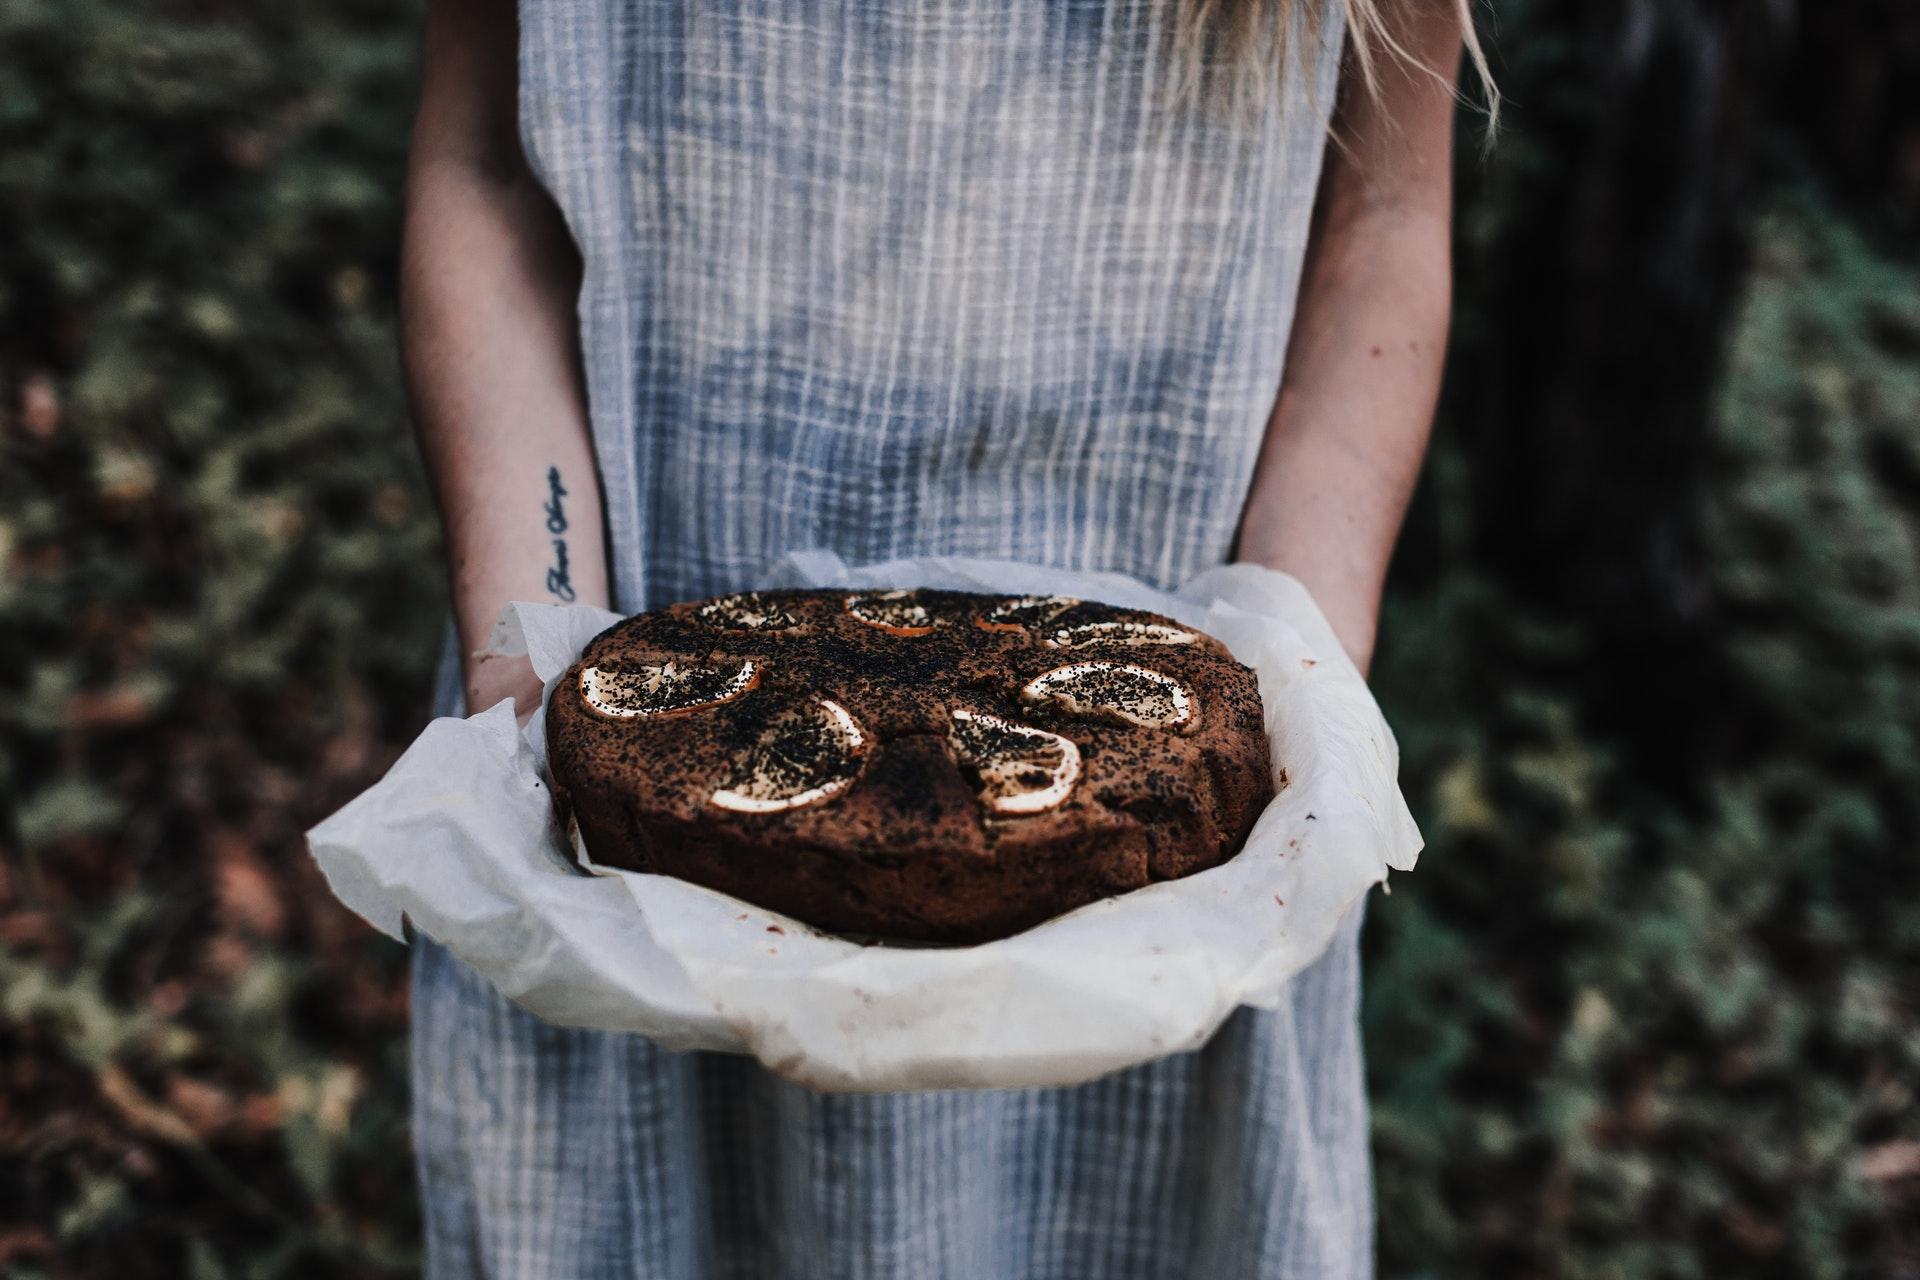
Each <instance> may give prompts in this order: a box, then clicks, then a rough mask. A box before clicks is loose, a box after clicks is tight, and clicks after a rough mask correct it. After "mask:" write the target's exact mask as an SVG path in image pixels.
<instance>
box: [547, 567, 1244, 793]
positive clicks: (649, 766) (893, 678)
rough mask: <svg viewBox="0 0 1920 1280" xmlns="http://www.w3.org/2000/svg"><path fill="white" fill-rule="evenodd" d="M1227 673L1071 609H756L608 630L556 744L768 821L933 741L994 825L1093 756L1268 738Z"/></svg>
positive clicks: (750, 602) (975, 601)
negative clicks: (894, 747)
mask: <svg viewBox="0 0 1920 1280" xmlns="http://www.w3.org/2000/svg"><path fill="white" fill-rule="evenodd" d="M1223 664H1224V665H1226V666H1229V667H1232V668H1235V669H1236V670H1237V671H1238V672H1239V673H1240V674H1241V675H1242V676H1243V677H1244V675H1245V674H1246V673H1245V668H1243V667H1240V666H1239V664H1237V663H1235V662H1234V660H1233V659H1232V657H1231V656H1230V655H1229V654H1228V653H1227V651H1226V649H1225V647H1224V646H1222V645H1221V644H1220V643H1219V642H1218V641H1217V640H1214V639H1213V638H1212V637H1210V636H1207V635H1205V634H1204V633H1202V632H1199V631H1196V630H1194V629H1193V628H1190V627H1185V626H1182V625H1180V624H1179V623H1176V622H1174V621H1173V620H1171V619H1169V618H1165V617H1162V616H1160V615H1157V614H1151V613H1145V612H1141V611H1137V610H1128V609H1121V608H1117V607H1115V606H1112V605H1107V604H1101V603H1097V602H1092V601H1083V600H1077V599H1073V598H1070V597H1063V596H1017V597H1016V596H1005V595H984V594H976V593H971V592H959V591H941V590H931V589H920V590H868V591H853V590H822V589H813V590H795V591H768V592H746V593H740V594H736V595H730V596H722V597H718V598H715V599H712V600H704V601H696V602H691V603H687V604H680V605H674V606H670V607H668V608H665V609H661V610H657V611H654V612H652V613H647V614H641V615H638V616H636V617H633V618H629V619H626V620H625V621H623V622H620V623H617V624H615V625H614V626H613V627H610V628H609V629H608V630H606V631H605V632H602V633H601V634H600V635H599V636H597V637H596V638H595V639H594V640H593V641H592V642H591V643H590V644H589V645H588V646H587V648H586V650H585V651H584V652H583V654H582V655H581V658H580V659H579V661H578V662H577V663H576V664H575V666H574V668H573V669H572V670H570V671H569V672H568V674H567V676H566V677H565V678H563V680H562V682H561V684H560V686H559V687H558V688H556V690H555V692H554V703H555V706H554V707H552V708H550V711H549V731H550V736H551V737H552V738H553V741H554V743H555V745H556V758H557V759H559V760H570V761H572V762H573V763H574V764H576V765H584V766H586V767H588V768H589V770H590V771H591V772H593V773H595V774H598V775H600V776H603V777H607V776H618V775H620V774H622V773H625V772H628V771H631V772H632V774H633V775H634V776H635V784H636V785H642V786H644V787H645V788H646V789H647V790H648V791H649V792H650V793H652V794H654V795H656V796H659V797H661V798H663V799H665V798H667V797H669V796H672V797H677V800H678V802H679V803H681V804H684V805H688V806H694V807H697V808H698V809H701V810H704V811H706V812H708V813H709V814H711V815H712V816H713V817H714V819H715V820H718V821H757V822H765V821H768V820H770V818H772V817H773V816H775V815H781V814H791V813H797V812H799V811H801V810H816V811H817V810H819V809H820V808H821V807H823V806H826V807H831V806H833V805H835V804H836V802H838V801H839V800H840V799H841V797H843V796H844V795H845V794H846V793H847V792H848V791H849V790H850V789H851V788H852V787H853V786H855V785H856V784H857V783H858V781H859V779H860V777H861V776H862V773H863V771H865V770H866V769H867V767H868V766H869V764H870V763H872V762H874V761H875V760H876V759H887V758H890V757H887V756H886V755H885V754H884V753H878V752H876V750H875V748H876V747H878V746H879V745H881V744H883V743H888V742H892V741H894V740H896V739H900V738H903V737H908V736H911V735H925V736H928V737H930V738H932V739H934V740H935V741H936V742H937V743H938V744H939V746H940V750H941V751H942V752H943V753H944V754H945V755H946V756H947V757H948V758H950V759H951V760H952V762H953V765H954V766H956V767H957V768H958V770H959V773H960V776H961V777H963V778H964V779H965V780H966V782H967V783H968V785H969V786H970V787H971V788H972V790H973V792H974V795H975V800H976V803H977V806H978V810H977V812H978V817H979V820H981V821H984V822H986V823H988V824H989V825H991V826H996V827H997V826H1003V825H1005V824H1009V823H1018V822H1019V821H1020V820H1022V819H1030V818H1033V817H1035V816H1038V815H1041V814H1045V813H1049V812H1051V811H1054V810H1055V809H1057V808H1059V807H1060V806H1062V804H1063V803H1064V802H1066V801H1067V800H1068V799H1069V798H1070V797H1072V796H1073V794H1074V792H1075V790H1076V788H1077V787H1079V786H1080V784H1081V782H1082V779H1083V775H1084V772H1085V764H1086V761H1087V760H1089V759H1091V758H1092V757H1095V756H1099V757H1101V758H1102V759H1104V760H1105V761H1107V762H1108V763H1109V764H1110V765H1123V766H1124V765H1129V764H1132V765H1135V766H1137V767H1140V768H1143V769H1146V770H1148V771H1149V773H1151V772H1152V771H1154V770H1156V769H1157V768H1159V767H1161V765H1163V764H1165V763H1166V762H1167V760H1168V756H1169V752H1170V751H1171V750H1173V749H1174V748H1175V745H1176V744H1175V743H1174V742H1173V741H1172V739H1175V738H1184V737H1188V736H1190V735H1193V734H1195V733H1196V732H1198V731H1200V730H1201V728H1202V727H1203V726H1207V725H1212V726H1214V727H1215V728H1217V729H1222V730H1227V731H1230V732H1235V733H1254V734H1257V733H1259V732H1260V731H1261V729H1262V717H1261V712H1260V706H1259V697H1258V693H1257V690H1256V689H1255V688H1254V687H1253V684H1252V682H1251V681H1250V680H1247V679H1245V678H1241V679H1233V680H1220V679H1210V678H1209V676H1208V672H1209V671H1210V670H1213V671H1215V672H1218V669H1219V668H1220V667H1221V666H1222V665H1223ZM696 722H697V726H698V727H697V728H696V727H695V723H696ZM643 744H644V746H643ZM589 760H592V761H594V763H592V764H588V761H589ZM641 774H644V775H645V776H644V777H641V776H639V775H641ZM894 781H898V780H894ZM889 790H892V791H895V792H897V793H900V794H906V795H911V794H912V788H911V787H910V786H909V787H906V788H898V787H894V788H889Z"/></svg>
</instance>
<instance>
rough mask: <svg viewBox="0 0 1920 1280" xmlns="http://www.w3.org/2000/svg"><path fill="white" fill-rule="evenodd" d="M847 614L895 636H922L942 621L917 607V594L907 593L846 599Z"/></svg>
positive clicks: (918, 597) (871, 593)
mask: <svg viewBox="0 0 1920 1280" xmlns="http://www.w3.org/2000/svg"><path fill="white" fill-rule="evenodd" d="M847 612H848V613H850V614H852V615H853V616H854V617H855V618H857V619H859V620H860V621H861V622H864V623H866V624H867V625H868V626H870V627H878V628H880V630H882V631H886V632H889V633H891V634H893V635H896V636H924V635H926V634H927V633H928V632H930V631H932V630H933V629H934V628H935V627H937V626H939V625H940V623H941V621H942V619H939V618H936V617H934V616H933V614H932V613H931V612H929V611H928V609H927V606H925V605H924V604H921V603H920V593H919V592H917V591H911V590H900V591H874V592H869V593H868V594H866V595H862V596H848V597H847Z"/></svg>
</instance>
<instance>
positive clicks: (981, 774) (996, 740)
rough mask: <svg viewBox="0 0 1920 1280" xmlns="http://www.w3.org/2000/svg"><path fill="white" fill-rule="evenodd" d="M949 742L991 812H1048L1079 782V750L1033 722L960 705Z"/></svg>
mask: <svg viewBox="0 0 1920 1280" xmlns="http://www.w3.org/2000/svg"><path fill="white" fill-rule="evenodd" d="M947 742H948V744H949V745H950V746H951V747H952V748H953V754H954V757H955V759H957V760H958V761H959V763H960V766H961V772H962V773H964V774H967V775H970V777H969V781H971V782H972V783H973V786H974V790H975V791H977V792H978V793H979V796H980V803H981V804H982V805H984V806H985V807H986V809H987V811H988V812H989V813H993V814H998V815H1001V816H1007V817H1016V816H1023V815H1027V814H1035V813H1045V812H1046V811H1047V810H1049V809H1052V808H1055V807H1057V806H1058V805H1059V804H1060V803H1061V802H1062V801H1064V800H1065V799H1066V798H1067V796H1068V795H1070V794H1071V793H1072V791H1073V788H1074V784H1076V783H1077V782H1079V781H1080V748H1079V747H1077V746H1075V745H1074V743H1073V740H1072V739H1070V738H1063V737H1061V736H1060V735H1059V734H1057V733H1048V732H1047V731H1046V730H1045V729H1036V728H1034V727H1033V726H1032V725H1025V724H1017V723H1015V722H1014V721H1012V720H1005V719H1002V718H1001V717H999V716H995V715H988V714H987V713H986V712H984V711H968V710H966V709H965V708H955V709H954V711H953V713H952V717H951V721H950V723H949V726H948V730H947Z"/></svg>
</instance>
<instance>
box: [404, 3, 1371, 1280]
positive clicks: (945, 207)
mask: <svg viewBox="0 0 1920 1280" xmlns="http://www.w3.org/2000/svg"><path fill="white" fill-rule="evenodd" d="M1173 7H1174V6H1173V4H1172V2H1171V0H917V2H916V3H901V2H899V0H712V2H711V3H702V4H693V3H684V2H682V0H521V24H522V31H521V40H522V46H521V59H520V64H521V81H522V82H521V108H522V134H523V141H524V143H525V146H526V149H527V152H528V156H529V159H530V160H531V162H532V164H533V166H534V168H535V171H536V173H537V174H538V175H539V177H540V178H541V180H542V181H543V182H544V183H545V184H546V185H547V186H548V188H549V189H550V190H551V191H552V192H553V194H554V197H555V199H556V200H557V201H558V203H559V205H560V207H561V209H562V210H563V211H564V213H565V214H566V217H567V219H568V222H569V224H570V225H571V227H572V229H573V232H574V235H575V236H576V238H577V239H578V241H579V243H580V246H581V250H582V254H583V256H584V260H585V266H586V275H585V284H584V287H583V293H582V298H581V303H580V321H581V332H582V339H583V343H582V345H583V349H584V353H585V361H586V377H587V384H588V392H589V400H590V403H591V411H592V422H593V433H594V440H595V444H596V448H597V453H598V461H599V466H600V470H601V480H602V483H603V485H604V488H605V492H606V498H607V511H608V519H609V524H610V537H611V548H612V553H613V565H614V579H615V583H616V590H617V593H618V606H619V607H621V608H623V609H625V610H628V611H635V610H640V609H644V608H648V607H652V606H655V605H659V604H664V603H667V602H670V601H674V600H682V599H690V598H696V597H700V596H706V595H710V594H714V593H717V592H722V591H728V590H734V589H737V588H740V587H742V586H744V585H747V584H750V583H752V582H753V581H754V580H755V579H756V577H758V575H759V574H760V573H761V572H762V570H763V569H764V568H765V567H766V566H767V564H768V563H769V562H770V561H772V560H773V559H775V558H777V557H778V556H779V555H780V554H781V553H783V552H785V551H787V550H790V549H794V548H799V547H807V546H822V547H828V548H831V549H832V550H834V551H837V552H838V553H840V554H841V555H842V556H843V557H845V558H846V559H847V560H848V561H849V562H853V563H860V562H866V561H873V560H880V559H886V558H891V557H895V556H906V555H919V554H932V553H948V554H958V555H971V556H987V557H1010V558H1015V559H1025V560H1031V561H1037V562H1041V563H1048V564H1057V565H1063V566H1069V567H1073V568H1078V569H1101V570H1118V571H1121V572H1125V573H1130V574H1133V575H1135V576H1137V577H1139V578H1142V579H1144V580H1146V581H1148V582H1150V583H1155V584H1158V585H1162V586H1171V585H1173V584H1175V583H1177V582H1179V581H1180V580H1181V579H1183V578H1185V577H1187V576H1189V575H1191V574H1193V573H1195V572H1196V571H1198V570H1200V569H1202V568H1204V567H1206V566H1208V565H1212V564H1216V563H1219V562H1220V561H1222V560H1224V559H1225V558H1226V557H1227V555H1228V553H1229V548H1230V545H1231V541H1232V537H1233V532H1234V528H1235V524H1236V522H1237V520H1238V518H1239V514H1240V509H1241V505H1242V502H1243V500H1244V497H1245V494H1246V490H1247V485H1248V482H1249V479H1250V476H1251V472H1252V468H1253V463H1254V460H1255V457H1256V454H1257V452H1258V449H1259V446H1260V441H1261V435H1262V431H1263V428H1264V426H1265V422H1266V418H1267V414H1268V411H1269V409H1270V407H1271V405H1272V403H1273V399H1274V395H1275V392H1276V390H1277V389H1278V387H1279V384H1280V374H1281V364H1282V360H1283V358H1284V355H1285V351H1286V347H1287V337H1288V331H1289V329H1290V326H1291V323H1292V317H1293V307H1294V296H1295V292H1296V289H1297V286H1298V282H1299V273H1300V266H1301V257H1302V250H1303V248H1304V245H1305V241H1306V237H1307V231H1308V222H1309V213H1310V208H1311V204H1312V199H1313V192H1314V187H1315V184H1316V181H1317V178H1318V174H1319V170H1320V164H1321V159H1322V154H1323V138H1324V134H1323V128H1322V126H1323V122H1324V112H1325V109H1326V104H1327V103H1328V102H1329V101H1330V99H1331V95H1332V90H1333V84H1334V79H1335V75H1336V67H1337V63H1338V49H1339V44H1340V40H1341V34H1342V33H1341V30H1340V26H1339V21H1338V11H1339V6H1337V5H1336V6H1333V8H1334V10H1335V13H1334V15H1333V16H1332V17H1331V19H1330V21H1329V26H1328V29H1327V30H1326V31H1325V32H1324V33H1323V35H1322V38H1321V44H1320V45H1319V46H1318V47H1313V48H1308V49H1306V50H1305V51H1304V54H1303V57H1302V60H1301V64H1300V65H1298V66H1296V67H1295V68H1294V69H1293V74H1292V75H1291V76H1290V77H1289V78H1288V80H1287V89H1286V94H1285V98H1284V110H1282V109H1281V102H1280V101H1279V100H1276V102H1274V103H1270V104H1268V105H1267V106H1265V107H1264V108H1260V109H1257V110H1252V111H1244V112H1241V113H1239V114H1235V113H1233V112H1222V111H1219V110H1217V109H1210V108H1208V107H1207V106H1206V105H1204V103H1201V104H1196V103H1194V102H1192V101H1191V100H1189V101H1187V102H1185V103H1184V104H1183V103H1181V102H1176V101H1175V100H1173V99H1171V98H1170V97H1169V96H1168V95H1167V93H1166V92H1165V90H1164V86H1165V85H1166V84H1167V83H1168V70H1169V68H1168V65H1167V61H1166V57H1165V44H1164V40H1163V37H1164V36H1165V31H1164V23H1165V22H1166V20H1167V17H1168V15H1169V14H1171V12H1172V11H1173ZM448 675H449V676H450V675H451V672H450V671H449V672H448ZM458 698H459V694H458V689H457V681H454V680H451V679H443V687H442V705H441V709H442V711H451V710H453V709H454V708H455V707H456V706H457V703H458ZM1358 928H1359V921H1358V919H1357V918H1356V919H1354V920H1353V921H1351V922H1350V923H1349V926H1348V927H1347V928H1346V929H1345V930H1344V932H1343V933H1342V935H1341V937H1340V938H1339V940H1338V941H1336V943H1335V944H1334V947H1333V949H1332V951H1331V952H1330V953H1329V954H1328V955H1327V956H1326V957H1325V958H1323V959H1322V960H1320V961H1319V962H1318V963H1316V964H1315V965H1314V966H1313V967H1312V968H1310V969H1309V970H1308V971H1307V972H1306V973H1304V974H1303V975H1302V976H1301V977H1300V978H1298V979H1297V980H1296V981H1295V983H1294V984H1293V989H1292V993H1291V997H1290V999H1288V1000H1287V1001H1286V1002H1285V1003H1283V1005H1282V1006H1281V1007H1280V1008H1279V1009H1278V1010H1277V1011H1275V1012H1272V1013H1261V1012H1254V1011H1251V1010H1245V1009H1243V1010H1241V1011H1240V1012H1239V1013H1237V1014H1236V1015H1235V1016H1234V1017H1233V1018H1232V1019H1231V1020H1230V1021H1229V1022H1228V1024H1227V1025H1226V1026H1225V1028H1224V1029H1223V1030H1222V1031H1221V1032H1220V1033H1219V1035H1218V1036H1216V1037H1215V1038H1214V1039H1213V1040H1212V1041H1211V1042H1210V1043H1209V1044H1208V1045H1207V1046H1206V1047H1205V1048H1203V1049H1200V1050H1198V1051H1196V1052H1192V1053H1187V1054H1181V1055H1178V1056H1175V1057H1172V1058H1168V1059H1164V1060H1162V1061H1159V1062H1155V1063H1152V1064H1149V1065H1146V1066H1143V1067H1139V1068H1136V1069H1133V1070H1129V1071H1124V1072H1121V1073H1119V1074H1117V1075H1114V1076H1110V1077H1108V1078H1106V1079H1103V1080H1100V1081H1097V1082H1095V1083H1093V1084H1089V1085H1084V1086H1081V1087H1078V1088H1071V1089H1021V1090H1010V1091H998V1092H984V1093H921V1094H894V1095H883V1096H874V1097H846V1096H839V1097H835V1096H821V1095H818V1094H814V1093H811V1092H808V1091H807V1090H804V1089H801V1088H799V1087H796V1086H793V1085H789V1084H786V1083H783V1082H781V1081H779V1080H777V1079H775V1078H774V1077H772V1076H770V1075H768V1074H767V1073H766V1072H764V1071H762V1070H761V1069H759V1068H758V1067H757V1066H756V1065H755V1064H754V1063H753V1062H752V1061H751V1060H748V1059H745V1058H739V1057H729V1056H724V1055H716V1054H676V1053H668V1052H665V1051H663V1050H661V1049H658V1048H656V1047H655V1046H654V1045H653V1044H651V1043H650V1042H648V1041H646V1040H644V1039H641V1038H638V1037H634V1036H627V1035H618V1034H612V1033H599V1032H583V1031H573V1030H565V1029H561V1028H558V1027H552V1026H548V1025H546V1024H543V1023H541V1022H539V1021H537V1020H536V1019H534V1018H532V1017H531V1016H529V1015H527V1014H525V1013H523V1012H521V1011H520V1010H519V1009H517V1008H515V1007H514V1006H512V1005H510V1004H508V1003H506V1002H505V1001H504V1000H503V999H501V998H500V997H499V996H498V995H497V994H496V993H495V992H494V991H493V989H492V988H491V987H489V986H488V985H486V983H485V982H483V981H482V980H480V979H478V978H477V977H475V976H474V975H473V974H472V973H471V972H470V971H469V970H467V969H466V968H465V967H464V966H462V965H461V964H460V963H459V962H458V961H455V960H454V959H452V958H451V957H450V956H449V955H448V954H447V953H446V952H445V951H443V950H441V949H440V948H438V947H437V946H435V945H433V944H432V943H430V942H426V941H422V942H420V943H419V944H418V947H417V951H416V961H415V971H414V972H415V978H414V1041H413V1044H414V1073H415V1095H414V1108H415V1131H416V1139H417V1143H418V1149H419V1157H420V1178H421V1187H422V1190H423V1193H424V1200H425V1211H426V1234H427V1245H428V1258H429V1266H428V1273H429V1275H430V1276H432V1277H436V1278H437V1277H447V1278H449V1280H451V1278H452V1277H462V1278H466V1277H479V1276H486V1277H515V1278H524V1280H535V1278H536V1277H537V1278H538V1280H572V1278H574V1277H613V1276H620V1277H672V1278H674V1280H680V1278H683V1277H684V1278H688V1280H696V1278H697V1280H710V1278H711V1280H730V1278H734V1277H738V1278H740V1280H783V1278H785V1277H794V1278H795V1280H800V1278H809V1280H810V1278H813V1277H820V1278H823V1280H824V1278H828V1277H831V1278H834V1280H842V1278H844V1280H918V1278H921V1277H925V1278H927V1280H936V1278H938V1280H948V1278H952V1280H972V1278H976V1277H977V1278H980V1280H988V1278H991V1280H1000V1278H1002V1277H1005V1278H1008V1280H1131V1278H1134V1277H1142V1278H1145V1277H1156V1278H1165V1280H1241V1278H1243V1277H1244V1278H1248V1280H1251V1278H1252V1277H1300V1278H1302V1280H1341V1278H1345V1277H1359V1276H1368V1275H1371V1274H1372V1265H1373V1261H1372V1231H1373V1222H1372V1205H1371V1191H1370V1180H1369V1169H1368V1162H1367V1125H1366V1109H1365V1097H1364V1092H1363V1088H1362V1073H1361V1059H1360V1051H1359V1043H1358V1032H1357V1026H1356V1014H1357V1002H1358V972H1357V952H1356V942H1357V933H1358Z"/></svg>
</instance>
